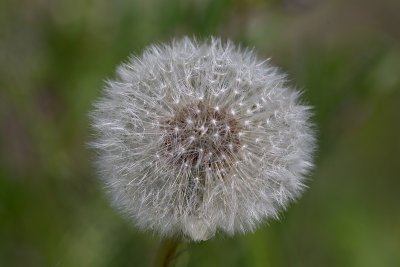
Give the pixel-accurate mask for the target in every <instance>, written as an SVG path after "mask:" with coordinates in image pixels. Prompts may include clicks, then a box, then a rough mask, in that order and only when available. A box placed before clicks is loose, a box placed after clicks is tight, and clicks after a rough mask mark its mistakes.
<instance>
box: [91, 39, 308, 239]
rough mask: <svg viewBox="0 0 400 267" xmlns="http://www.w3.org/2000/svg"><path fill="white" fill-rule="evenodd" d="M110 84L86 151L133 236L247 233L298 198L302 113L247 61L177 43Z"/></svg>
mask: <svg viewBox="0 0 400 267" xmlns="http://www.w3.org/2000/svg"><path fill="white" fill-rule="evenodd" d="M117 74H118V75H117V78H116V79H115V80H114V81H108V82H107V86H106V87H105V89H104V91H103V96H102V97H101V98H100V99H99V100H98V102H97V103H96V104H95V110H94V111H93V112H92V114H91V116H92V120H93V127H94V129H95V132H96V139H95V140H94V141H93V142H92V143H91V146H92V147H93V148H94V149H95V150H96V151H97V152H98V160H97V165H98V168H99V170H100V173H101V177H102V179H103V181H104V182H105V184H106V186H107V188H108V191H109V193H110V196H111V198H112V202H113V205H114V206H115V207H117V208H118V209H120V210H121V211H122V212H123V213H124V214H126V215H127V216H128V217H129V218H131V219H132V221H133V222H134V223H135V224H136V225H137V226H138V227H139V228H141V229H143V230H153V231H155V232H156V233H158V234H160V235H161V236H164V237H171V236H180V237H184V238H188V239H191V240H195V241H198V240H206V239H209V238H211V237H212V236H214V234H215V232H216V231H217V230H220V231H223V232H226V233H228V234H230V235H232V234H234V233H235V232H247V231H253V230H254V229H255V227H256V226H257V225H258V224H259V223H261V222H263V221H264V220H265V219H268V218H271V217H272V218H277V216H278V214H279V212H280V211H281V210H283V209H284V208H285V207H286V205H287V204H288V202H289V201H290V200H293V199H295V198H296V197H298V196H299V194H300V193H301V191H302V190H303V188H304V184H303V181H304V179H305V175H307V174H308V172H309V170H310V168H311V167H312V165H313V164H312V156H311V154H312V152H313V150H314V147H315V138H314V134H313V130H312V124H311V123H310V121H309V119H310V116H311V113H310V111H309V110H310V107H309V106H306V105H303V104H301V103H300V101H299V92H297V91H295V90H293V89H291V88H290V87H288V85H287V84H286V81H285V76H284V75H282V74H280V73H279V72H278V71H277V69H276V68H275V67H272V66H270V65H269V63H268V62H267V61H260V60H258V59H257V57H256V55H255V54H254V53H253V52H252V51H249V50H243V49H240V48H238V47H236V46H235V45H233V44H232V43H231V42H229V41H228V42H226V43H224V42H221V40H220V39H214V38H211V39H210V40H207V41H205V42H197V41H194V40H191V39H189V38H183V39H181V40H178V41H173V42H172V43H171V44H160V45H153V46H150V47H148V48H147V49H146V50H145V51H144V53H143V55H142V56H140V57H132V58H131V59H130V60H129V62H127V63H125V64H122V65H121V66H120V67H119V68H118V71H117Z"/></svg>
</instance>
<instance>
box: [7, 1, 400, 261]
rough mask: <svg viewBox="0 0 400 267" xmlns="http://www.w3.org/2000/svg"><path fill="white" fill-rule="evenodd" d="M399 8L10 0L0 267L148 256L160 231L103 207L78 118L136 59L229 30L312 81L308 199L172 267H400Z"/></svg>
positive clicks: (308, 89)
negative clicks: (175, 41)
mask: <svg viewBox="0 0 400 267" xmlns="http://www.w3.org/2000/svg"><path fill="white" fill-rule="evenodd" d="M399 10H400V2H399V1H396V0H393V1H391V0H382V1H369V0H347V1H346V0H336V1H334V0H326V1H317V0H285V1H280V0H271V1H261V0H258V1H257V0H242V1H231V0H222V1H216V0H214V1H212V0H204V1H203V0H194V1H187V0H169V1H165V0H164V1H162V0H151V1H150V0H147V1H128V0H127V1H125V0H115V1H105V0H100V1H93V0H69V1H58V0H56V1H54V0H3V1H2V2H1V3H0V138H1V139H0V266H88V267H90V266H96V267H97V266H100V267H101V266H147V265H148V264H149V262H150V261H151V258H152V255H153V253H154V252H155V250H156V249H157V246H158V242H159V240H158V239H157V237H154V236H152V235H151V234H149V233H140V232H137V230H136V229H135V228H134V227H132V226H131V225H130V223H129V222H127V221H126V220H125V219H123V218H121V216H120V215H119V214H117V212H115V211H114V210H112V209H111V208H110V207H109V205H108V201H107V199H106V197H105V195H104V192H103V190H102V186H101V184H100V183H99V182H98V180H97V178H96V176H95V172H94V169H93V167H92V165H91V158H92V156H93V155H92V154H91V152H90V151H88V150H87V148H86V145H85V142H87V141H88V140H90V127H89V120H88V117H87V113H88V111H89V110H91V103H92V102H93V101H94V100H95V99H96V97H98V96H99V92H100V88H101V87H102V86H103V84H104V83H103V80H104V79H105V78H112V77H113V76H114V73H115V67H116V66H117V65H118V64H119V63H120V62H121V61H122V60H125V59H126V58H127V57H128V56H129V55H130V54H131V53H140V52H141V51H142V49H143V48H144V47H145V46H146V45H148V44H151V43H153V42H160V41H169V40H170V39H171V38H174V37H181V36H183V35H189V36H194V35H195V36H197V37H206V36H209V35H215V36H222V37H225V38H230V39H232V40H234V41H235V42H239V43H242V44H243V45H246V46H250V47H254V48H256V50H257V51H258V53H259V55H260V56H261V57H265V58H266V57H271V58H272V63H273V64H275V65H278V66H281V68H282V70H283V71H285V72H287V73H288V74H289V76H290V78H291V80H292V85H294V86H296V87H297V88H300V89H305V99H306V100H307V101H308V102H309V103H310V104H311V105H313V106H314V107H315V112H316V116H315V118H314V119H315V123H316V124H317V128H318V130H319V133H318V139H319V151H318V153H317V158H316V165H317V167H316V169H315V171H314V172H313V174H312V176H311V179H310V181H309V182H308V185H309V187H310V188H309V189H308V190H307V191H306V192H305V194H304V196H303V197H302V198H301V200H300V201H299V202H298V203H296V204H294V205H292V206H291V207H290V208H289V209H288V211H287V212H285V213H283V214H282V219H281V221H280V222H276V221H270V222H269V225H265V226H263V227H260V228H259V229H258V230H257V231H256V232H255V233H254V234H247V235H237V236H235V237H233V238H229V237H226V236H223V235H218V236H217V237H216V238H215V239H213V240H210V241H208V242H202V243H197V244H192V245H190V249H189V252H188V253H184V254H183V256H182V257H181V258H180V259H179V260H178V262H176V264H177V265H179V266H341V267H345V266H355V267H357V266H360V267H368V266H400V208H399V207H400V27H399V25H400V16H399V15H398V11H399Z"/></svg>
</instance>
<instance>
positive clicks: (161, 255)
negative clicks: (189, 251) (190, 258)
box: [152, 239, 181, 267]
mask: <svg viewBox="0 0 400 267" xmlns="http://www.w3.org/2000/svg"><path fill="white" fill-rule="evenodd" d="M180 243H181V240H180V239H164V240H162V241H161V244H160V246H159V248H158V250H157V253H156V255H155V257H154V260H153V265H152V266H153V267H161V266H162V267H167V266H169V264H170V262H171V260H172V259H174V257H175V254H176V248H177V247H178V246H179V244H180Z"/></svg>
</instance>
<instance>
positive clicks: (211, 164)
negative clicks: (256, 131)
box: [161, 102, 241, 172]
mask: <svg viewBox="0 0 400 267" xmlns="http://www.w3.org/2000/svg"><path fill="white" fill-rule="evenodd" d="M161 129H162V131H163V135H162V136H163V137H162V144H163V151H164V152H165V155H166V156H167V157H168V159H169V160H170V161H171V162H172V163H174V164H176V165H179V166H182V164H183V165H184V166H186V167H190V168H195V169H198V170H200V171H205V170H206V169H211V170H214V171H223V172H227V171H228V170H229V169H230V168H231V167H232V164H233V162H234V161H235V154H236V153H237V152H238V150H239V147H240V138H239V132H240V130H241V126H240V124H239V123H238V121H237V120H236V119H235V118H234V117H233V116H232V115H231V114H229V113H227V112H226V111H225V110H223V109H221V108H219V107H217V106H210V105H206V104H203V103H202V102H198V103H195V104H189V105H186V106H184V107H182V108H181V109H178V110H177V112H176V115H175V116H174V117H173V118H169V119H167V120H165V122H164V123H163V124H162V127H161Z"/></svg>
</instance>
